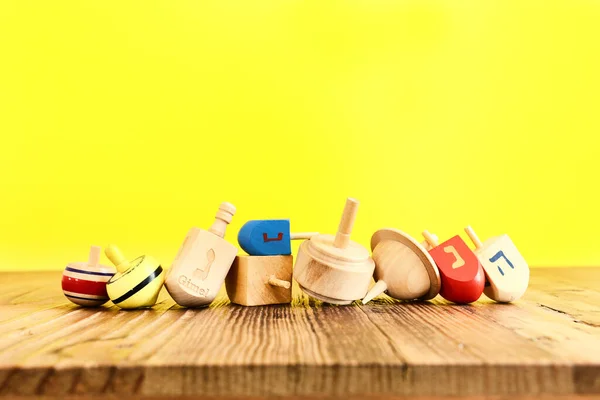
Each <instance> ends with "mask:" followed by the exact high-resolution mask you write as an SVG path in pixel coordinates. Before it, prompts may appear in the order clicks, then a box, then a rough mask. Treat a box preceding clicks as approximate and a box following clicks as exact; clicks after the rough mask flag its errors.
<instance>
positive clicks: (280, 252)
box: [238, 219, 318, 256]
mask: <svg viewBox="0 0 600 400" xmlns="http://www.w3.org/2000/svg"><path fill="white" fill-rule="evenodd" d="M314 235H318V232H299V233H290V220H289V219H257V220H253V221H248V222H246V223H245V224H244V226H242V229H240V232H239V233H238V243H239V244H240V247H241V248H242V249H244V251H245V252H246V253H248V254H249V255H251V256H286V255H290V254H292V245H291V241H292V240H301V239H310V238H311V237H313V236H314Z"/></svg>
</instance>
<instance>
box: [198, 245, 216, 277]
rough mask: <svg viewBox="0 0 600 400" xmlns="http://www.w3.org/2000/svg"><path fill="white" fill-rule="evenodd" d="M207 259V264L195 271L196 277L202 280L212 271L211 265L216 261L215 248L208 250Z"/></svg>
mask: <svg viewBox="0 0 600 400" xmlns="http://www.w3.org/2000/svg"><path fill="white" fill-rule="evenodd" d="M206 259H207V260H208V263H207V264H206V266H205V267H204V268H196V271H194V278H198V279H200V280H201V281H203V280H205V279H206V277H207V276H208V274H209V273H210V267H211V266H212V264H213V262H215V251H214V250H213V249H210V250H208V252H207V253H206Z"/></svg>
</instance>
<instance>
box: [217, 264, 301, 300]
mask: <svg viewBox="0 0 600 400" xmlns="http://www.w3.org/2000/svg"><path fill="white" fill-rule="evenodd" d="M293 263H294V262H293V258H292V256H237V257H236V258H235V261H234V262H233V265H232V266H231V269H230V270H229V273H228V274H227V277H226V278H225V288H226V289H227V296H228V297H229V300H231V302H232V303H235V304H240V305H242V306H263V305H267V304H283V303H290V302H291V301H292V282H291V281H292V265H293Z"/></svg>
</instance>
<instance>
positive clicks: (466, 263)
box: [423, 231, 485, 304]
mask: <svg viewBox="0 0 600 400" xmlns="http://www.w3.org/2000/svg"><path fill="white" fill-rule="evenodd" d="M423 237H424V238H425V240H426V241H427V243H428V244H429V245H430V246H431V247H432V248H431V249H430V250H429V254H431V257H432V258H433V260H434V261H435V263H436V265H437V267H438V269H439V271H440V278H441V281H442V287H441V289H440V295H441V296H442V297H443V298H445V299H446V300H448V301H452V302H454V303H458V304H467V303H472V302H474V301H477V299H479V297H481V293H483V287H484V285H485V274H484V272H483V268H482V267H481V264H480V263H479V260H478V259H477V256H476V255H475V254H474V253H473V252H472V251H471V249H470V248H469V246H468V245H467V244H466V243H465V241H464V240H462V238H461V237H460V236H458V235H456V236H454V237H452V238H450V239H448V240H446V241H445V242H444V243H442V244H440V245H438V242H437V240H436V239H435V238H434V237H433V236H432V235H431V234H430V233H429V232H428V231H424V232H423Z"/></svg>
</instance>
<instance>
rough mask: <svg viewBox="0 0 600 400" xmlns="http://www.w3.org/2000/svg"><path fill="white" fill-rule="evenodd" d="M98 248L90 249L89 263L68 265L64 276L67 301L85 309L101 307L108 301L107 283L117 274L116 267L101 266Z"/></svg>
mask: <svg viewBox="0 0 600 400" xmlns="http://www.w3.org/2000/svg"><path fill="white" fill-rule="evenodd" d="M101 251H102V249H101V248H100V247H98V246H92V247H91V248H90V255H89V258H88V261H87V262H76V263H71V264H69V265H67V267H66V268H65V270H64V272H63V276H62V289H63V293H64V294H65V296H66V297H67V299H69V300H71V301H72V302H73V303H75V304H79V305H80V306H85V307H94V306H101V305H102V304H104V303H106V302H107V301H108V293H106V282H108V280H109V279H110V278H111V277H112V276H113V275H114V274H115V272H117V271H116V270H115V268H114V267H112V266H108V265H102V264H100V253H101Z"/></svg>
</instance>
